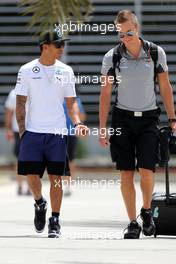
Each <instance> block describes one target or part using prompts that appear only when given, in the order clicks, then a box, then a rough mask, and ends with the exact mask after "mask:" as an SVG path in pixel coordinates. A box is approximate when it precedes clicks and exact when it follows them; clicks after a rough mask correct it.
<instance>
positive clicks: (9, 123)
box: [5, 107, 14, 142]
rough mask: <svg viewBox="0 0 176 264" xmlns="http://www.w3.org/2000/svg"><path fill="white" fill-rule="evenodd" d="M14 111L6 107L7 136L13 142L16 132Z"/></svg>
mask: <svg viewBox="0 0 176 264" xmlns="http://www.w3.org/2000/svg"><path fill="white" fill-rule="evenodd" d="M13 114H14V111H13V110H11V109H9V108H7V107H6V108H5V128H6V138H7V140H8V141H9V142H13V140H14V133H13V131H12V119H13Z"/></svg>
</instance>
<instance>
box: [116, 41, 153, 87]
mask: <svg viewBox="0 0 176 264" xmlns="http://www.w3.org/2000/svg"><path fill="white" fill-rule="evenodd" d="M143 44H144V46H143V47H144V51H145V52H146V54H148V58H149V59H150V57H151V58H152V60H153V63H154V85H155V86H156V76H157V69H156V66H157V61H158V46H157V45H156V44H154V43H152V42H147V41H145V40H143ZM122 45H123V44H122V42H118V43H117V45H116V46H115V48H114V50H113V56H112V65H113V68H112V70H113V76H114V83H115V88H116V89H117V87H118V81H117V78H116V73H115V69H116V68H117V69H118V70H119V72H120V61H121V58H122V55H121V53H120V49H121V46H122ZM155 89H156V88H155Z"/></svg>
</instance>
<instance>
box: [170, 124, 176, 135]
mask: <svg viewBox="0 0 176 264" xmlns="http://www.w3.org/2000/svg"><path fill="white" fill-rule="evenodd" d="M170 126H171V128H172V132H173V133H174V132H176V122H172V123H171V125H170Z"/></svg>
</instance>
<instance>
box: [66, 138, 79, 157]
mask: <svg viewBox="0 0 176 264" xmlns="http://www.w3.org/2000/svg"><path fill="white" fill-rule="evenodd" d="M77 141H78V139H77V137H76V136H70V135H68V137H67V152H68V158H69V161H72V160H74V159H75V156H76V146H77Z"/></svg>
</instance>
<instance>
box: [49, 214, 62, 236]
mask: <svg viewBox="0 0 176 264" xmlns="http://www.w3.org/2000/svg"><path fill="white" fill-rule="evenodd" d="M60 234H61V233H60V225H59V219H58V217H55V216H52V217H50V218H49V224H48V237H49V238H58V237H59V236H60Z"/></svg>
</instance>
